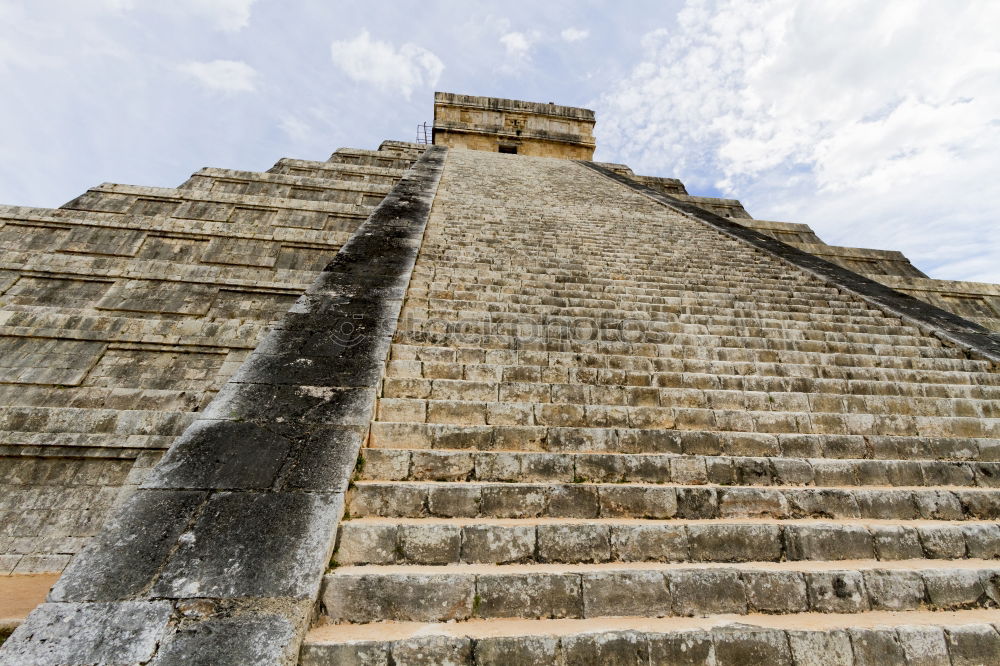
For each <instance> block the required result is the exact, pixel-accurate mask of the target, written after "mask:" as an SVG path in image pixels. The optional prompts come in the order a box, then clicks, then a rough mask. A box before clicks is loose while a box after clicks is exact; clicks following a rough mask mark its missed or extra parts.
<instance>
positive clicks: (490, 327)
mask: <svg viewBox="0 0 1000 666" xmlns="http://www.w3.org/2000/svg"><path fill="white" fill-rule="evenodd" d="M632 314H633V313H627V312H621V313H612V314H611V315H609V316H605V317H602V318H600V319H596V318H590V317H583V318H578V317H567V316H565V315H558V314H557V315H545V316H538V317H536V316H534V315H523V314H516V313H515V314H514V315H513V316H498V315H497V313H495V312H478V311H475V310H457V311H456V309H454V308H441V309H430V310H414V309H413V308H411V307H409V306H407V307H404V309H403V312H402V315H401V316H402V318H403V326H404V327H405V330H407V331H411V332H415V333H416V332H428V333H433V332H442V333H444V332H448V331H449V330H450V329H452V328H456V327H457V328H459V329H460V330H461V331H462V332H463V333H464V334H466V335H489V336H501V337H502V336H510V335H513V336H519V337H525V336H528V335H531V336H533V337H538V338H543V339H557V340H564V339H565V340H592V341H612V342H632V343H646V344H658V345H664V344H669V345H697V344H701V343H702V342H703V341H704V343H705V344H713V343H715V342H716V341H717V342H718V344H719V345H720V346H732V343H731V341H732V340H733V339H738V340H744V339H760V340H761V341H762V342H761V343H758V344H756V345H754V346H755V348H761V349H774V348H785V347H784V346H778V347H776V346H775V345H779V344H780V345H790V344H794V343H810V342H813V343H815V342H824V343H829V344H842V345H878V346H893V347H897V346H898V347H920V348H927V349H935V350H939V349H940V350H943V351H947V352H948V353H947V354H946V356H947V357H951V356H954V354H953V350H951V349H948V348H942V347H941V345H940V344H939V343H937V341H934V340H927V339H926V338H924V337H922V336H917V335H912V334H908V335H901V334H876V333H867V332H832V331H825V330H810V329H806V328H785V327H783V328H765V327H762V326H755V327H735V326H724V325H719V326H713V327H712V329H711V330H708V329H707V328H706V327H699V326H690V325H684V324H677V323H675V322H673V321H669V320H667V321H657V320H653V319H649V318H645V317H643V318H635V317H632V316H631V315H632ZM456 315H457V316H456ZM703 329H704V330H703ZM779 341H780V343H779Z"/></svg>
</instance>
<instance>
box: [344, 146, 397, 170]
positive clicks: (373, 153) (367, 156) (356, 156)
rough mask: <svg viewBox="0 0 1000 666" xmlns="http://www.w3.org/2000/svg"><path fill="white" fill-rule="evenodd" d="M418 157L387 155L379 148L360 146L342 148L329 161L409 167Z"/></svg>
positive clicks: (384, 166) (387, 167)
mask: <svg viewBox="0 0 1000 666" xmlns="http://www.w3.org/2000/svg"><path fill="white" fill-rule="evenodd" d="M415 160H416V158H413V159H408V158H403V157H399V156H397V155H386V154H385V153H380V152H379V151H377V150H361V149H358V148H346V149H345V148H341V149H339V150H337V152H335V153H334V154H333V155H330V159H329V160H327V163H331V164H351V165H354V164H358V165H362V166H374V167H381V168H384V169H408V168H410V165H412V164H413V162H414V161H415Z"/></svg>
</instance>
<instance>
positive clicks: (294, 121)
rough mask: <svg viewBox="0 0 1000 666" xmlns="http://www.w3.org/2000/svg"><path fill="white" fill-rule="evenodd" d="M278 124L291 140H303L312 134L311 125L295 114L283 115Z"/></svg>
mask: <svg viewBox="0 0 1000 666" xmlns="http://www.w3.org/2000/svg"><path fill="white" fill-rule="evenodd" d="M278 126H279V127H280V128H281V131H282V132H284V133H285V134H287V135H288V138H290V139H292V140H293V141H304V140H305V139H307V138H308V137H309V135H310V134H312V127H311V126H310V125H309V123H307V122H305V121H304V120H302V119H301V118H296V117H295V116H285V117H284V118H282V119H281V122H280V123H279V124H278Z"/></svg>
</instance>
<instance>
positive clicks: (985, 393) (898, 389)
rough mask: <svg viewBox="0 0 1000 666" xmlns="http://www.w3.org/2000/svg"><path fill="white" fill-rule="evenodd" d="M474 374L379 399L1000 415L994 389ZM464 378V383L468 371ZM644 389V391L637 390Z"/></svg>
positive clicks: (405, 382) (587, 372) (387, 392)
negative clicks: (878, 408) (959, 404)
mask: <svg viewBox="0 0 1000 666" xmlns="http://www.w3.org/2000/svg"><path fill="white" fill-rule="evenodd" d="M474 367H477V369H478V371H479V372H480V373H481V374H480V375H479V377H478V378H477V379H467V378H465V377H463V378H461V379H429V378H424V377H421V376H418V377H410V376H408V374H397V371H403V372H404V373H405V371H406V368H405V366H393V365H391V364H390V365H389V366H388V367H387V370H386V378H385V379H384V381H383V382H382V397H385V398H430V399H449V400H453V399H460V396H463V395H483V396H484V397H488V398H490V399H498V398H499V397H500V396H506V395H509V394H511V393H513V392H515V391H519V390H524V391H528V392H530V394H531V395H532V396H533V401H536V402H573V399H576V400H581V399H582V401H583V402H596V401H595V400H594V398H596V397H601V398H604V397H605V396H604V394H605V393H606V392H608V391H611V392H612V395H613V403H614V404H623V405H627V404H636V403H637V402H639V401H642V400H645V401H647V402H648V401H650V400H651V399H652V396H653V395H654V394H655V393H656V391H657V390H659V396H670V398H669V399H671V400H673V399H675V398H678V399H681V400H682V401H684V400H686V399H687V400H690V399H694V400H696V401H698V402H700V403H701V404H702V405H704V404H707V403H709V402H711V401H712V399H713V398H719V399H726V398H737V397H739V396H742V395H747V396H748V399H753V400H759V401H760V404H774V403H775V402H776V401H778V400H782V399H784V400H788V399H794V400H798V399H799V397H800V396H801V398H802V399H805V400H806V404H808V403H809V401H811V400H817V401H825V400H827V399H829V398H843V399H846V400H848V401H869V400H878V399H881V398H883V397H901V398H903V399H905V400H906V402H907V404H916V405H922V404H929V403H928V402H927V401H934V400H942V399H962V400H975V401H977V402H981V403H985V404H983V408H984V410H985V411H993V410H996V412H997V413H998V414H1000V408H997V406H996V401H997V400H1000V386H989V385H987V386H981V385H975V386H971V385H968V384H953V385H948V384H932V385H925V384H921V383H916V382H888V381H879V380H846V379H826V378H815V379H813V378H807V377H768V376H749V377H747V376H741V375H728V376H727V375H721V376H720V375H703V376H697V375H694V374H685V373H668V372H661V373H650V374H648V375H647V374H645V373H643V375H642V378H641V379H640V377H634V376H631V375H630V374H629V372H628V371H627V370H617V371H612V370H605V371H603V372H598V371H595V370H592V369H584V370H583V371H581V369H573V371H572V372H570V371H569V370H568V369H566V368H542V367H539V366H517V365H506V366H499V365H498V366H490V367H484V366H474ZM462 374H463V375H465V369H464V368H463V372H462ZM637 374H638V373H637ZM703 379H704V381H702V380H703ZM630 380H631V381H630ZM639 381H643V382H644V383H643V384H639V383H638V382H639ZM769 396H770V397H771V399H770V400H769ZM657 400H659V399H657ZM608 404H611V403H608ZM862 404H863V403H862ZM987 404H988V406H989V407H990V408H991V409H987ZM689 406H691V405H689Z"/></svg>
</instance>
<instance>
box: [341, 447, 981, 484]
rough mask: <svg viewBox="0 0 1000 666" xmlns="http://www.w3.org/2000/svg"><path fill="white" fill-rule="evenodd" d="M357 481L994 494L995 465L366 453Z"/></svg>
mask: <svg viewBox="0 0 1000 666" xmlns="http://www.w3.org/2000/svg"><path fill="white" fill-rule="evenodd" d="M361 455H362V458H361V460H360V461H359V470H360V471H359V472H358V474H357V478H358V479H359V480H364V481H379V480H382V481H504V482H515V481H528V482H561V483H574V482H577V483H579V482H599V483H685V484H698V483H703V484H716V485H741V486H742V485H746V486H751V485H760V486H771V485H776V486H814V485H815V486H824V487H830V486H968V487H977V486H978V487H984V488H995V487H1000V463H998V462H958V461H938V460H872V459H859V458H846V459H843V458H842V459H830V458H784V457H749V456H697V455H695V456H688V455H677V454H636V453H537V452H526V451H482V452H473V451H462V450H430V451H429V450H425V449H377V448H366V449H364V450H362V452H361Z"/></svg>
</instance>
